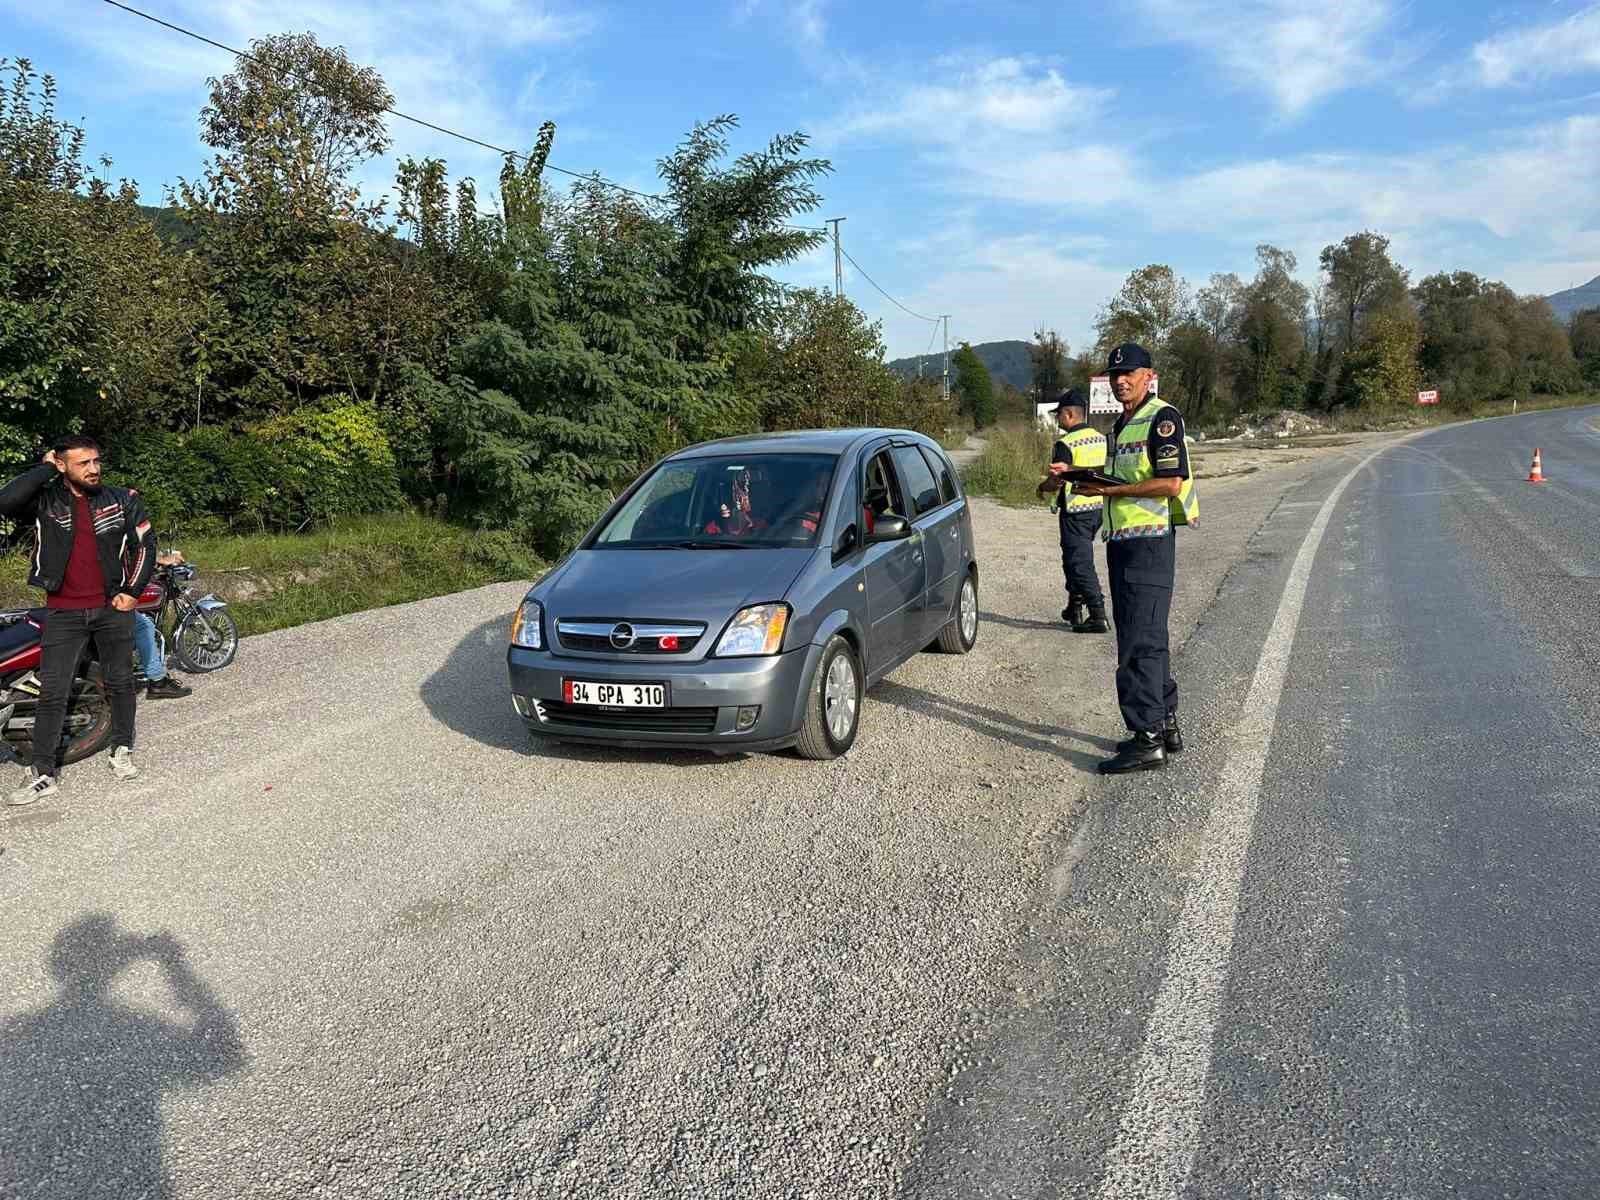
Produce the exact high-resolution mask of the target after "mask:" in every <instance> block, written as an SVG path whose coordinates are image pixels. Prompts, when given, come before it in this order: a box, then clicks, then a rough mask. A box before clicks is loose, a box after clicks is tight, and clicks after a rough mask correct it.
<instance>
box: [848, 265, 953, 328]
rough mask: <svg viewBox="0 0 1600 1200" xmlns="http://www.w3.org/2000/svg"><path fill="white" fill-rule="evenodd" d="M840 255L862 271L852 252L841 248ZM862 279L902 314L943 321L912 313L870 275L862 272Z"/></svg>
mask: <svg viewBox="0 0 1600 1200" xmlns="http://www.w3.org/2000/svg"><path fill="white" fill-rule="evenodd" d="M840 253H841V254H843V255H844V256H845V258H846V259H847V260H848V261H849V263H850V265H851V266H852V267H854V268H855V269H856V270H858V271H861V264H860V263H858V262H857V261H856V260H855V259H853V258H851V257H850V251H848V250H845V249H844V248H843V247H841V248H840ZM861 278H863V279H865V280H866V281H867V282H868V283H870V284H872V286H873V287H874V288H875V289H877V292H878V295H880V296H882V297H883V298H884V299H885V300H887V301H888V302H889V303H890V304H892V305H894V306H895V307H896V308H898V309H899V310H900V311H901V312H903V313H909V314H910V315H911V316H913V317H915V318H916V319H917V320H919V321H938V320H940V319H941V318H939V317H925V316H923V315H922V314H921V313H919V312H912V311H911V310H910V309H909V308H907V307H906V306H905V305H904V304H901V303H900V301H898V300H896V299H895V298H894V297H893V296H891V295H889V293H888V292H886V291H884V290H883V289H882V288H881V287H878V285H877V283H876V282H875V281H874V280H873V278H872V276H871V275H868V274H867V273H866V272H865V271H861Z"/></svg>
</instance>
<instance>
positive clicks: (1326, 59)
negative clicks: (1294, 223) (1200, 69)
mask: <svg viewBox="0 0 1600 1200" xmlns="http://www.w3.org/2000/svg"><path fill="white" fill-rule="evenodd" d="M1137 3H1138V7H1139V8H1140V9H1141V10H1142V12H1143V15H1144V17H1145V22H1146V28H1147V29H1150V30H1153V31H1154V36H1156V37H1157V38H1159V39H1160V40H1164V41H1169V42H1177V43H1180V44H1185V45H1189V46H1193V47H1194V48H1196V49H1197V50H1199V51H1201V52H1202V53H1204V54H1206V55H1208V56H1209V57H1210V58H1212V59H1213V60H1214V61H1215V63H1216V65H1217V66H1218V68H1220V70H1221V71H1222V73H1223V75H1224V77H1225V81H1226V82H1227V83H1228V84H1230V85H1232V86H1235V87H1240V88H1244V89H1247V90H1251V91H1258V92H1262V93H1264V94H1265V95H1266V96H1267V97H1268V98H1269V99H1270V100H1271V101H1272V102H1273V104H1274V106H1275V107H1276V108H1277V110H1278V112H1279V113H1280V114H1281V115H1283V116H1285V117H1296V116H1299V115H1301V114H1302V113H1304V112H1305V111H1306V110H1307V109H1309V108H1311V107H1312V106H1313V105H1315V104H1316V103H1317V102H1318V101H1320V100H1322V99H1323V98H1324V97H1327V96H1330V95H1332V94H1334V93H1335V92H1340V91H1343V90H1345V89H1347V88H1350V87H1354V86H1358V85H1360V84H1363V83H1368V82H1370V81H1371V80H1373V79H1375V78H1377V77H1379V76H1380V75H1382V74H1384V73H1385V72H1386V71H1388V70H1389V69H1391V68H1392V66H1393V62H1392V56H1391V52H1389V51H1388V50H1387V49H1386V45H1385V43H1386V35H1388V34H1389V33H1390V32H1391V31H1392V29H1393V26H1394V23H1395V10H1396V5H1395V4H1394V3H1393V0H1332V2H1327V0H1324V2H1323V3H1308V2H1307V0H1137Z"/></svg>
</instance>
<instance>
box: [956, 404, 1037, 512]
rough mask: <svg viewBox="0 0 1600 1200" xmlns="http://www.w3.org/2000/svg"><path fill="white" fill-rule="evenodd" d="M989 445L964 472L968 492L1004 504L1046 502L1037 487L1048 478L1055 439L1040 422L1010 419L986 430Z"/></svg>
mask: <svg viewBox="0 0 1600 1200" xmlns="http://www.w3.org/2000/svg"><path fill="white" fill-rule="evenodd" d="M983 436H984V437H985V438H986V439H987V441H988V444H987V445H986V446H985V447H984V450H983V453H982V454H980V455H978V457H977V458H975V459H973V461H972V463H971V465H969V466H968V467H967V469H966V470H965V471H964V472H962V475H961V479H962V482H963V483H964V484H965V485H966V489H967V491H969V492H971V493H973V494H975V495H980V496H992V497H994V498H995V499H996V500H999V501H1000V502H1001V503H1002V504H1011V505H1018V506H1027V507H1031V506H1033V505H1039V504H1044V503H1046V501H1043V500H1041V499H1040V498H1039V494H1038V492H1037V491H1036V490H1035V489H1036V488H1037V487H1038V485H1039V480H1040V479H1041V478H1043V477H1044V471H1045V465H1046V464H1047V463H1049V461H1050V452H1051V448H1052V447H1053V446H1054V444H1055V438H1054V437H1053V435H1052V434H1051V433H1050V431H1049V430H1048V429H1045V428H1044V427H1043V426H1040V425H1029V424H1024V423H1021V422H1017V423H1011V422H1007V423H1004V424H1001V425H995V426H993V427H991V428H989V429H986V430H985V431H984V434H983Z"/></svg>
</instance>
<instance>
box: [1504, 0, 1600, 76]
mask: <svg viewBox="0 0 1600 1200" xmlns="http://www.w3.org/2000/svg"><path fill="white" fill-rule="evenodd" d="M1472 61H1473V63H1474V64H1475V65H1476V67H1477V69H1478V78H1479V80H1480V82H1482V83H1483V84H1484V85H1485V86H1487V87H1505V86H1507V85H1508V84H1516V83H1529V82H1534V81H1537V80H1543V79H1553V78H1556V77H1558V76H1562V75H1577V74H1581V73H1583V72H1585V71H1594V70H1600V4H1597V5H1594V6H1592V7H1590V8H1586V9H1584V10H1583V11H1582V12H1578V13H1575V14H1573V15H1572V16H1570V17H1568V18H1567V19H1566V20H1564V21H1553V22H1550V23H1548V24H1545V25H1531V26H1528V27H1527V28H1524V29H1518V30H1513V31H1512V32H1510V33H1503V34H1500V35H1499V36H1497V37H1492V38H1488V39H1486V40H1484V41H1481V42H1479V43H1478V44H1477V45H1476V46H1474V47H1473V48H1472Z"/></svg>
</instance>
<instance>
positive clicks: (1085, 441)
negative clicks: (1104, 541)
mask: <svg viewBox="0 0 1600 1200" xmlns="http://www.w3.org/2000/svg"><path fill="white" fill-rule="evenodd" d="M1052 411H1054V413H1055V415H1056V424H1057V425H1058V426H1059V427H1060V434H1059V436H1058V437H1057V438H1056V444H1055V450H1054V453H1053V454H1052V456H1051V459H1050V463H1051V465H1052V466H1054V465H1055V464H1056V463H1062V464H1065V465H1066V466H1069V467H1104V466H1105V465H1106V436H1105V434H1103V433H1101V432H1100V431H1099V430H1098V429H1096V428H1095V427H1094V426H1092V425H1090V424H1089V423H1088V421H1089V397H1088V395H1087V394H1085V392H1084V390H1083V389H1082V388H1070V389H1068V390H1067V391H1065V392H1063V393H1062V394H1061V396H1060V398H1059V401H1058V403H1057V404H1056V406H1055V408H1054V409H1053V410H1052ZM1051 492H1054V493H1056V496H1055V499H1054V500H1052V501H1051V503H1050V508H1051V511H1052V512H1055V513H1057V514H1058V516H1059V518H1060V519H1059V524H1060V527H1061V572H1062V574H1063V575H1064V576H1065V577H1066V583H1067V606H1066V608H1064V609H1062V610H1061V619H1062V620H1063V621H1066V622H1068V623H1069V624H1070V625H1071V626H1072V632H1073V633H1105V632H1106V598H1105V596H1104V595H1103V594H1102V593H1101V591H1100V577H1099V576H1098V575H1097V574H1096V573H1095V569H1094V535H1095V534H1097V533H1099V532H1100V510H1101V508H1102V506H1103V505H1104V503H1105V502H1104V501H1103V500H1101V498H1100V497H1099V496H1090V495H1085V494H1083V493H1081V492H1078V491H1076V490H1075V489H1074V488H1073V486H1072V484H1070V483H1063V482H1062V481H1061V480H1060V479H1059V478H1057V477H1056V476H1055V475H1053V474H1046V475H1045V477H1044V478H1043V479H1042V480H1041V481H1040V482H1039V494H1040V495H1041V496H1044V495H1048V494H1049V493H1051Z"/></svg>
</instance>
